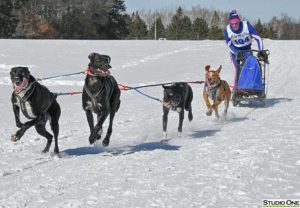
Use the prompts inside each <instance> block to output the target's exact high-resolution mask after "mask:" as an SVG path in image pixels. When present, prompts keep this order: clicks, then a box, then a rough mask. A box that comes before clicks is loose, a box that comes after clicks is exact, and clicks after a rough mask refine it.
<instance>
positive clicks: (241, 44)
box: [224, 10, 263, 89]
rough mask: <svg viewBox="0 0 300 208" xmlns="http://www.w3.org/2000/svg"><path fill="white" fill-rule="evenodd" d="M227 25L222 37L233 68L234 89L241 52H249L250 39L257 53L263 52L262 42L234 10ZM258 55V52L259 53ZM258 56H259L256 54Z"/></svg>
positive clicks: (251, 27) (249, 25)
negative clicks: (253, 41)
mask: <svg viewBox="0 0 300 208" xmlns="http://www.w3.org/2000/svg"><path fill="white" fill-rule="evenodd" d="M228 20H229V24H228V25H227V27H226V29H225V31H224V35H225V40H226V44H227V46H228V47H229V50H230V57H231V61H232V62H233V65H234V68H235V74H236V76H235V80H234V89H235V88H236V85H237V81H238V80H237V79H238V76H237V74H238V73H237V72H238V70H239V64H240V56H243V55H244V54H243V53H242V52H243V51H247V50H251V45H252V39H255V40H256V42H257V47H258V50H259V51H262V50H263V42H262V39H261V37H260V36H259V35H258V33H257V31H256V30H255V29H254V27H253V26H252V25H251V24H250V23H249V22H247V21H241V19H240V17H239V15H238V14H237V12H236V10H232V11H231V12H230V13H229V19H228ZM259 53H260V52H259ZM258 56H259V54H258Z"/></svg>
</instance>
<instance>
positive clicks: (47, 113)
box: [10, 66, 61, 154]
mask: <svg viewBox="0 0 300 208" xmlns="http://www.w3.org/2000/svg"><path fill="white" fill-rule="evenodd" d="M10 77H11V81H12V83H13V88H14V91H13V93H12V98H11V102H12V104H13V111H14V114H15V120H16V125H17V127H18V128H20V129H19V130H18V131H17V132H16V133H15V134H13V135H12V136H11V140H12V141H14V142H16V141H18V140H19V139H21V137H22V136H23V135H24V133H25V132H26V130H27V129H29V128H30V127H32V126H34V127H35V129H36V131H37V133H38V134H40V135H41V136H43V137H45V138H46V139H47V144H46V147H45V148H44V150H43V151H42V152H44V153H45V152H48V151H49V148H50V146H51V143H52V139H53V135H51V134H50V133H49V132H48V131H47V130H46V128H45V125H46V123H47V121H48V120H49V119H50V126H51V129H52V131H53V134H54V141H55V146H54V152H55V153H56V154H58V153H59V148H58V141H57V140H58V133H59V124H58V121H59V117H60V113H61V111H60V106H59V104H58V103H57V101H56V96H55V95H54V94H53V93H51V92H50V91H49V90H48V89H47V88H46V87H45V86H43V85H41V84H40V83H38V82H37V81H36V79H35V78H34V77H33V76H32V75H30V72H29V70H28V68H27V67H21V66H20V67H14V68H12V69H11V71H10ZM20 109H21V111H22V113H23V115H24V116H25V117H26V118H28V119H29V121H27V122H25V123H22V122H21V121H20Z"/></svg>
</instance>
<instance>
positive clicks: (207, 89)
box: [203, 80, 226, 101]
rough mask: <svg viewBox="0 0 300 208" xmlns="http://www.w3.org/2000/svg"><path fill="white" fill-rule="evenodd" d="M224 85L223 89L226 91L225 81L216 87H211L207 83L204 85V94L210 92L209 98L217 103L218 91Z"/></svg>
mask: <svg viewBox="0 0 300 208" xmlns="http://www.w3.org/2000/svg"><path fill="white" fill-rule="evenodd" d="M221 85H222V87H223V88H224V90H225V89H226V82H224V81H223V80H221V82H220V83H219V84H218V85H217V86H215V87H209V86H208V84H207V82H205V85H204V90H203V91H204V92H208V94H209V97H210V99H211V100H212V101H215V100H216V99H217V91H218V88H219V87H220V86H221Z"/></svg>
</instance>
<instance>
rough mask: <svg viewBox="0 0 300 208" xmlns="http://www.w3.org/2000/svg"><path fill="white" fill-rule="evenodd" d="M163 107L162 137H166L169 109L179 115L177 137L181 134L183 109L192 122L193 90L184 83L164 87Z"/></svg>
mask: <svg viewBox="0 0 300 208" xmlns="http://www.w3.org/2000/svg"><path fill="white" fill-rule="evenodd" d="M163 88H164V98H163V101H164V105H163V112H164V114H163V137H164V138H166V137H167V123H168V114H169V111H170V108H171V109H172V110H174V111H177V112H178V113H179V126H178V136H181V133H182V123H183V119H184V109H185V110H186V111H188V112H189V114H188V118H189V121H192V120H193V113H192V100H193V90H192V88H191V86H189V85H188V84H187V83H184V82H178V83H175V84H173V85H171V86H164V85H163Z"/></svg>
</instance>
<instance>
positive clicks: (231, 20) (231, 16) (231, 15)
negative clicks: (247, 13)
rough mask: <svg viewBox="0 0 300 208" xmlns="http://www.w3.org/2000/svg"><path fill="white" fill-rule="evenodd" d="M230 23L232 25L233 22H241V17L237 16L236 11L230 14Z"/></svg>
mask: <svg viewBox="0 0 300 208" xmlns="http://www.w3.org/2000/svg"><path fill="white" fill-rule="evenodd" d="M228 20H229V23H232V22H236V21H241V19H240V17H239V15H238V14H237V12H236V10H232V11H231V12H230V13H229V18H228Z"/></svg>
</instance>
